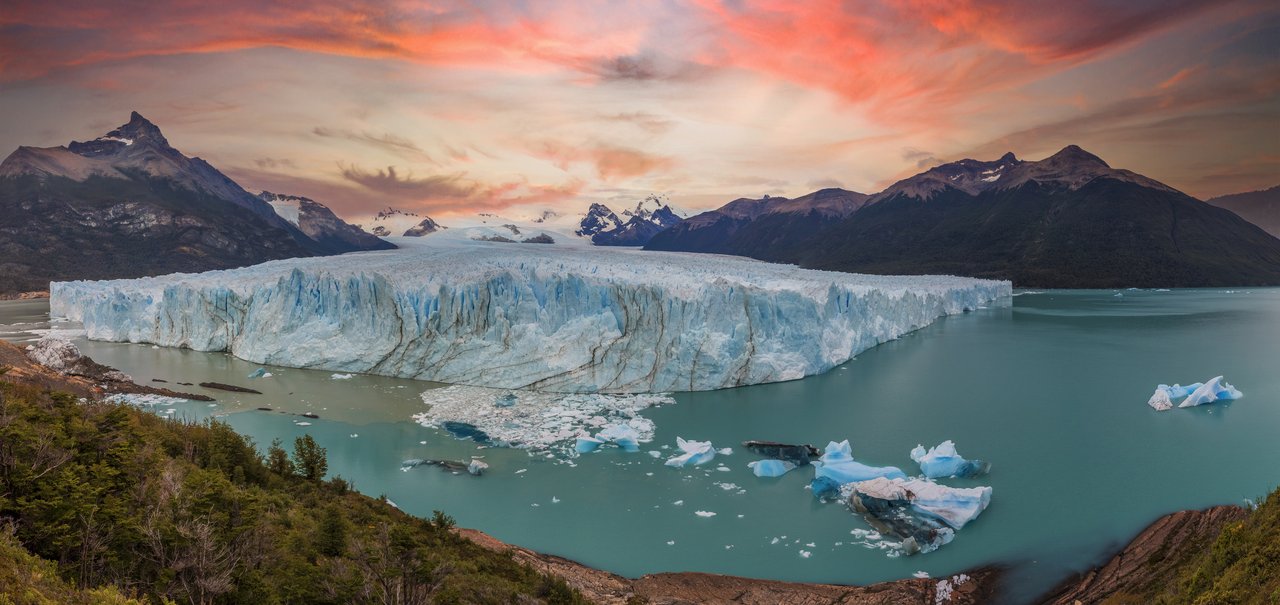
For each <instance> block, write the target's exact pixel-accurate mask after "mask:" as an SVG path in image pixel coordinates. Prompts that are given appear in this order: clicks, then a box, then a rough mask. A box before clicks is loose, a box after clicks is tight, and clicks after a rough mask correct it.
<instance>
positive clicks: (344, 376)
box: [329, 374, 353, 380]
mask: <svg viewBox="0 0 1280 605" xmlns="http://www.w3.org/2000/svg"><path fill="white" fill-rule="evenodd" d="M352 376H353V375H352V374H330V375H329V378H332V379H333V380H351V377H352Z"/></svg>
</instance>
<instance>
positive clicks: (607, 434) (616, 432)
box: [596, 423, 640, 452]
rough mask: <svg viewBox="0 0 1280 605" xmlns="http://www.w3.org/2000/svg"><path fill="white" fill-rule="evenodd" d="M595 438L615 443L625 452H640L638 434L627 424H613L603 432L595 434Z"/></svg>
mask: <svg viewBox="0 0 1280 605" xmlns="http://www.w3.org/2000/svg"><path fill="white" fill-rule="evenodd" d="M596 438H597V439H600V440H601V441H607V442H612V443H616V444H618V447H620V448H622V449H623V450H624V451H627V452H638V451H640V432H639V431H637V430H636V429H635V428H633V427H632V426H631V425H629V424H623V423H614V424H611V425H609V426H606V427H604V430H603V431H600V432H599V433H596Z"/></svg>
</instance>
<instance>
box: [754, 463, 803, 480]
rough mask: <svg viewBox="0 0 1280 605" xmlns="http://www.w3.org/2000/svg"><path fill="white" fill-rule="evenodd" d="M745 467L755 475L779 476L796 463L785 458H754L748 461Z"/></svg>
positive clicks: (792, 467)
mask: <svg viewBox="0 0 1280 605" xmlns="http://www.w3.org/2000/svg"><path fill="white" fill-rule="evenodd" d="M747 467H748V468H750V469H751V472H753V473H755V475H756V476H757V477H781V476H783V475H785V474H787V472H789V471H791V470H792V469H794V468H795V467H796V465H795V463H793V462H789V461H786V460H756V461H754V462H748V463H747Z"/></svg>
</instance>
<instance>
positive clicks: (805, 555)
mask: <svg viewBox="0 0 1280 605" xmlns="http://www.w3.org/2000/svg"><path fill="white" fill-rule="evenodd" d="M800 556H801V557H803V558H805V559H808V558H809V557H812V556H813V553H812V552H810V551H807V550H804V549H800Z"/></svg>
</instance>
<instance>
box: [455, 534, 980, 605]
mask: <svg viewBox="0 0 1280 605" xmlns="http://www.w3.org/2000/svg"><path fill="white" fill-rule="evenodd" d="M456 531H457V532H458V534H459V535H461V536H463V537H465V538H467V539H469V540H471V541H472V542H475V543H476V544H478V545H480V546H483V547H485V548H488V549H490V550H495V551H501V552H508V553H510V554H511V556H512V557H513V558H515V559H516V560H517V561H519V562H521V563H524V564H526V565H529V566H530V567H533V568H534V569H537V570H538V571H541V572H544V573H547V574H549V575H553V576H557V577H559V578H561V579H563V580H564V581H565V582H567V583H568V584H569V585H570V586H572V587H574V588H575V589H577V590H578V591H579V592H581V593H582V594H583V596H585V597H587V598H588V599H590V600H592V601H594V602H596V603H601V604H603V605H626V604H628V603H636V602H641V603H648V604H650V605H685V604H692V603H711V604H717V603H724V604H735V605H908V604H910V605H917V604H934V603H952V604H956V605H969V604H978V603H987V602H989V601H990V600H991V599H992V598H994V597H995V595H996V590H997V587H998V584H999V577H1000V570H999V569H997V568H994V567H989V568H982V569H978V570H975V571H971V572H969V573H967V574H958V575H957V576H952V577H948V578H906V579H902V580H894V581H892V582H880V583H878V584H871V585H868V586H837V585H834V584H803V583H798V582H778V581H774V580H756V579H751V578H742V577H737V576H723V575H717V574H708V573H692V572H681V573H659V574H649V575H645V576H641V577H639V578H636V579H634V580H633V579H629V578H624V577H622V576H619V575H617V574H612V573H609V572H606V571H601V570H598V569H594V568H591V567H587V566H585V565H582V564H581V563H577V562H575V561H571V560H569V559H565V558H563V557H557V556H554V555H547V554H542V553H538V552H534V551H532V550H529V549H527V548H522V547H519V546H513V545H510V544H507V543H505V542H502V541H500V540H498V539H496V538H494V537H493V536H490V535H489V534H486V533H484V532H482V531H478V530H474V529H458V530H456ZM960 576H964V577H965V579H964V580H963V581H959V582H957V581H956V580H957V579H958V578H959V577H960ZM942 582H947V585H948V587H953V588H950V590H949V591H948V592H949V598H948V597H943V598H939V596H940V595H939V584H940V583H942Z"/></svg>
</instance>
